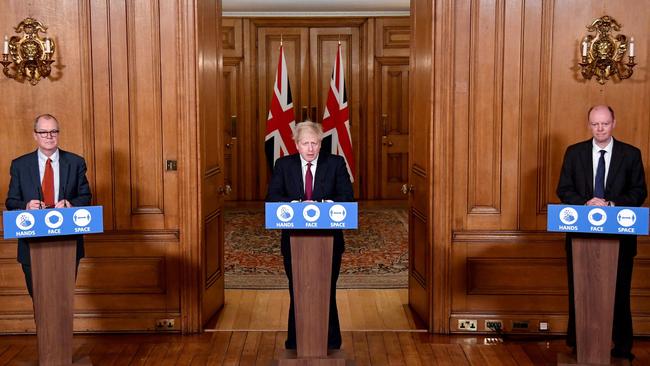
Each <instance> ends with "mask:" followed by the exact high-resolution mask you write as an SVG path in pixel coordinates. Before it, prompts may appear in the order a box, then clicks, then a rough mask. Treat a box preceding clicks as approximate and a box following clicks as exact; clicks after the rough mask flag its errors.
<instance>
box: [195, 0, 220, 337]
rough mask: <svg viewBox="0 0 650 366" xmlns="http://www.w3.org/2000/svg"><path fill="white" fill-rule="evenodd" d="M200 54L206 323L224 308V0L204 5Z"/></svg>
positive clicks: (202, 282)
mask: <svg viewBox="0 0 650 366" xmlns="http://www.w3.org/2000/svg"><path fill="white" fill-rule="evenodd" d="M200 4H201V7H202V8H201V9H200V11H199V12H198V14H199V18H198V20H199V24H198V29H199V42H200V44H201V48H200V50H199V54H198V63H199V65H198V72H199V77H198V82H199V91H198V93H199V95H198V99H199V100H198V103H199V126H198V128H199V136H200V137H199V160H200V165H199V167H198V168H199V189H198V193H199V195H200V200H199V202H200V203H199V206H200V207H199V208H198V211H199V215H200V216H199V217H198V219H199V220H201V226H200V230H201V233H200V234H199V235H200V250H199V258H200V268H201V271H200V273H199V278H198V279H199V280H200V286H199V289H198V291H199V299H200V301H201V324H205V322H206V321H207V320H209V319H210V318H211V317H212V316H213V315H214V314H216V312H217V311H218V310H219V309H220V308H221V307H222V306H223V300H224V267H223V242H224V237H223V210H222V206H223V197H224V193H225V188H224V174H223V172H224V164H223V156H224V154H223V146H224V134H223V130H224V121H223V113H224V106H223V103H224V98H223V91H224V88H223V77H222V72H223V59H222V50H221V47H222V46H221V45H222V39H221V33H220V25H221V1H220V0H216V1H214V2H211V1H205V2H200Z"/></svg>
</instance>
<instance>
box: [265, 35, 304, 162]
mask: <svg viewBox="0 0 650 366" xmlns="http://www.w3.org/2000/svg"><path fill="white" fill-rule="evenodd" d="M295 127H296V118H295V116H294V112H293V100H292V99H291V87H290V86H289V76H288V75H287V63H286V61H285V59H284V50H283V48H282V44H280V59H279V60H278V70H277V72H276V74H275V84H274V85H273V98H272V99H271V107H270V108H269V115H268V117H267V119H266V138H265V143H264V150H265V151H266V160H267V161H268V163H269V167H270V168H271V170H272V169H273V166H274V165H275V161H276V160H278V158H280V157H282V156H285V155H290V154H295V153H297V152H298V150H297V149H296V144H295V143H294V142H293V131H294V129H295Z"/></svg>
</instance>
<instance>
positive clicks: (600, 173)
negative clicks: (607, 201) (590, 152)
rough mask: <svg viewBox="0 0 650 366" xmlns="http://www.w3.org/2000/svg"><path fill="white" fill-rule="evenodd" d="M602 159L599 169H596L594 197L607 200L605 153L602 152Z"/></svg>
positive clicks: (599, 160) (599, 161)
mask: <svg viewBox="0 0 650 366" xmlns="http://www.w3.org/2000/svg"><path fill="white" fill-rule="evenodd" d="M599 152H600V159H598V168H596V183H595V184H594V197H599V198H605V153H606V152H607V151H605V150H600V151H599Z"/></svg>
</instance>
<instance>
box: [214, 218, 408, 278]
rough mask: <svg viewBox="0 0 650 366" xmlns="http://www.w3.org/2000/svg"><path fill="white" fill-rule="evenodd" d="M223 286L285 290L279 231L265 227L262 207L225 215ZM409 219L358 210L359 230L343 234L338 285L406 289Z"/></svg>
mask: <svg viewBox="0 0 650 366" xmlns="http://www.w3.org/2000/svg"><path fill="white" fill-rule="evenodd" d="M224 236H225V244H224V245H225V254H224V260H225V269H226V274H225V286H226V288H227V289H281V288H287V286H288V283H287V278H286V276H285V274H284V266H283V264H282V254H280V231H279V230H267V229H265V228H264V212H263V210H262V209H236V208H234V209H228V210H226V211H225V213H224ZM407 285H408V218H407V214H406V209H399V208H370V209H363V208H360V209H359V229H358V230H347V231H346V232H345V253H343V260H342V263H341V274H340V277H339V280H338V286H337V287H338V288H359V289H364V288H406V287H407Z"/></svg>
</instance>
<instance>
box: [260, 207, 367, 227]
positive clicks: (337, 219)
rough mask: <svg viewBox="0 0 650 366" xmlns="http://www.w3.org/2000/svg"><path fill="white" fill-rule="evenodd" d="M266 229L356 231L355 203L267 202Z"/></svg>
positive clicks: (356, 211)
mask: <svg viewBox="0 0 650 366" xmlns="http://www.w3.org/2000/svg"><path fill="white" fill-rule="evenodd" d="M265 211H266V215H265V216H266V228H267V229H356V228H357V227H358V225H359V223H358V216H359V212H358V207H357V203H356V202H267V203H266V210H265Z"/></svg>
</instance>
